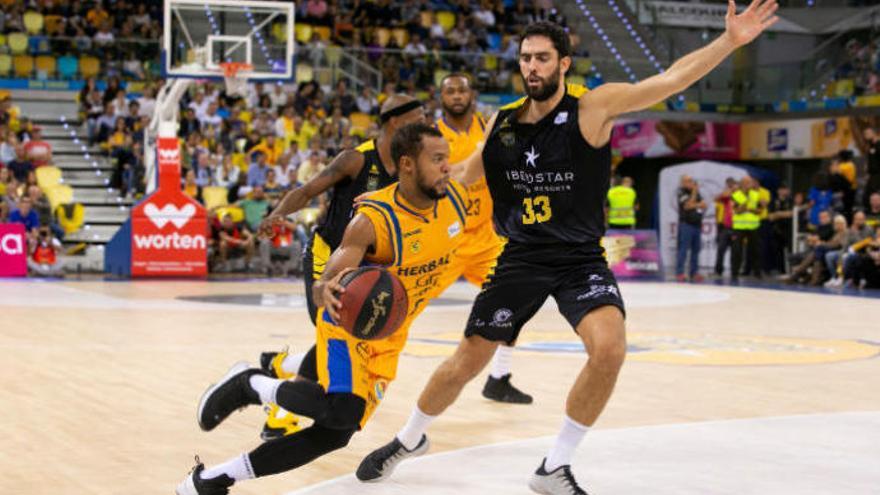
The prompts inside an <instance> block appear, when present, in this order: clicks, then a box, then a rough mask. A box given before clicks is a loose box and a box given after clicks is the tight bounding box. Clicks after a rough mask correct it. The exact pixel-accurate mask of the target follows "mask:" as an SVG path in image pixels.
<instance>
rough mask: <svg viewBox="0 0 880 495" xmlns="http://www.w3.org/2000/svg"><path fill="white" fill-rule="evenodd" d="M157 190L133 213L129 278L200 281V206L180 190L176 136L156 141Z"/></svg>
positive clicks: (204, 241)
mask: <svg viewBox="0 0 880 495" xmlns="http://www.w3.org/2000/svg"><path fill="white" fill-rule="evenodd" d="M157 152H158V155H159V156H158V163H159V188H158V189H157V190H156V192H154V193H153V194H152V195H150V196H149V197H148V198H147V199H145V200H143V201H141V202H140V203H139V204H138V205H137V206H135V207H134V208H133V209H132V214H131V276H132V277H204V276H206V275H207V273H208V264H207V260H208V221H207V216H206V213H205V208H204V207H203V206H202V205H200V204H199V203H197V202H196V201H194V200H192V199H191V198H189V197H187V196H185V195H184V194H183V193H182V192H181V190H180V147H179V144H178V141H177V138H159V140H158V145H157Z"/></svg>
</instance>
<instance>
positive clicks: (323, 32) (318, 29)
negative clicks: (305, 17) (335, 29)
mask: <svg viewBox="0 0 880 495" xmlns="http://www.w3.org/2000/svg"><path fill="white" fill-rule="evenodd" d="M312 32H313V33H318V37H319V38H321V39H322V40H324V41H329V40H330V28H329V27H327V26H315V27H313V28H312Z"/></svg>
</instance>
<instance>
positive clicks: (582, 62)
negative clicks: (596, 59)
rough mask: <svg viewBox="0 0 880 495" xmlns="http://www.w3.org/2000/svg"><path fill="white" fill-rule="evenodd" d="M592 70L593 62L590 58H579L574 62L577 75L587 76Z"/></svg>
mask: <svg viewBox="0 0 880 495" xmlns="http://www.w3.org/2000/svg"><path fill="white" fill-rule="evenodd" d="M592 68H593V61H592V60H590V59H588V58H584V57H578V58H576V59H575V60H574V72H575V74H580V75H582V76H586V75H587V74H589V73H590V69H592Z"/></svg>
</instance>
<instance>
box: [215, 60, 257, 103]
mask: <svg viewBox="0 0 880 495" xmlns="http://www.w3.org/2000/svg"><path fill="white" fill-rule="evenodd" d="M219 65H220V68H221V69H222V70H223V80H224V81H225V82H226V94H227V95H228V96H236V95H237V96H247V83H248V79H247V77H244V75H243V74H244V73H247V72H250V71H251V70H253V68H254V66H253V65H251V64H246V63H243V62H223V63H221V64H219Z"/></svg>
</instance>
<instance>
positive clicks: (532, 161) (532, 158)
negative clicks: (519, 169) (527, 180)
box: [526, 146, 541, 168]
mask: <svg viewBox="0 0 880 495" xmlns="http://www.w3.org/2000/svg"><path fill="white" fill-rule="evenodd" d="M540 156H541V154H540V153H538V152H537V151H535V147H534V146H532V148H531V149H530V150H529V151H526V166H528V167H532V168H538V157H540Z"/></svg>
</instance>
